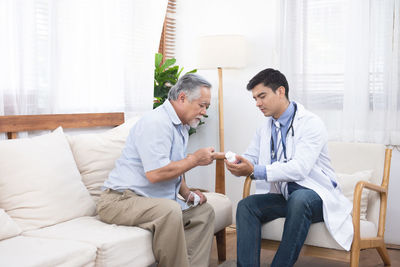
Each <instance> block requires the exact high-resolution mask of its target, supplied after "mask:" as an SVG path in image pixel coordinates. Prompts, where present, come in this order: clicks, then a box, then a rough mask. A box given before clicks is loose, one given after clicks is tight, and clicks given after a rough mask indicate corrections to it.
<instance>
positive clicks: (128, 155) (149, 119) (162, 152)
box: [103, 100, 190, 209]
mask: <svg viewBox="0 0 400 267" xmlns="http://www.w3.org/2000/svg"><path fill="white" fill-rule="evenodd" d="M189 128H190V127H189V126H187V125H183V124H182V122H181V120H180V119H179V117H178V115H177V114H176V112H175V110H174V108H173V107H172V105H171V103H170V102H169V101H168V100H166V101H165V102H164V104H162V105H161V106H160V107H158V108H156V109H154V110H152V111H150V112H149V113H147V114H145V115H144V116H143V117H142V118H141V119H140V120H139V121H138V122H137V123H136V124H135V125H134V126H133V127H132V129H131V130H130V133H129V136H128V138H127V140H126V144H125V147H124V149H123V150H122V155H121V157H120V158H119V159H118V160H117V161H116V164H115V168H114V169H113V170H112V171H111V172H110V174H109V177H108V179H107V180H106V181H105V182H104V187H103V189H106V188H110V189H113V190H117V191H120V192H122V191H124V190H126V189H129V190H132V191H133V192H135V193H136V194H138V195H141V196H145V197H151V198H167V199H172V200H175V201H178V199H177V195H178V193H179V189H180V186H181V182H182V177H181V176H179V177H176V178H174V179H171V180H168V181H163V182H158V183H151V182H150V181H149V180H148V179H147V178H146V175H145V173H146V172H148V171H152V170H155V169H159V168H162V167H164V166H166V165H168V164H169V163H170V162H171V161H179V160H182V159H184V158H185V157H186V148H187V143H188V139H189V133H188V131H189ZM178 202H179V203H180V204H181V206H182V208H183V209H184V206H185V205H184V204H185V203H184V202H183V203H182V201H180V200H179V201H178Z"/></svg>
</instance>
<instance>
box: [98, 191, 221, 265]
mask: <svg viewBox="0 0 400 267" xmlns="http://www.w3.org/2000/svg"><path fill="white" fill-rule="evenodd" d="M97 211H98V214H99V216H100V219H101V220H102V221H103V222H106V223H110V224H117V225H128V226H138V227H141V228H143V229H147V230H149V231H151V232H152V233H153V253H154V256H155V258H156V260H157V262H158V266H159V267H186V266H195V267H197V266H199V267H200V266H208V265H209V259H210V251H211V245H212V238H213V235H214V216H215V215H214V210H213V208H212V207H211V206H210V205H209V204H207V203H204V204H202V205H199V206H197V207H195V208H190V209H188V210H185V211H182V210H181V207H180V205H179V204H178V203H177V202H176V201H174V200H170V199H162V198H148V197H141V196H138V195H136V194H135V193H133V192H132V191H129V190H125V191H124V193H120V192H117V191H114V190H110V189H108V190H106V191H105V192H103V193H102V194H101V197H100V200H99V202H98V205H97Z"/></svg>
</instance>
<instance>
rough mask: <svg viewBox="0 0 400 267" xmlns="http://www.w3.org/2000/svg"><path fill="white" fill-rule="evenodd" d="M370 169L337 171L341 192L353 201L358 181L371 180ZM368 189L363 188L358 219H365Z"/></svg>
mask: <svg viewBox="0 0 400 267" xmlns="http://www.w3.org/2000/svg"><path fill="white" fill-rule="evenodd" d="M371 175H372V170H366V171H359V172H355V173H353V174H345V173H337V174H336V177H337V182H338V184H339V186H340V189H341V190H342V193H343V194H344V195H345V196H346V197H347V198H348V199H349V200H350V201H351V203H353V198H354V189H355V187H356V184H357V183H358V182H359V181H367V182H370V181H371ZM368 193H369V190H363V191H362V194H361V203H360V219H361V220H366V219H367V207H368Z"/></svg>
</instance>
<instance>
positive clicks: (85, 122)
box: [0, 112, 232, 262]
mask: <svg viewBox="0 0 400 267" xmlns="http://www.w3.org/2000/svg"><path fill="white" fill-rule="evenodd" d="M122 123H124V113H121V112H117V113H86V114H43V115H12V116H0V133H6V134H7V137H8V138H9V139H15V138H17V133H18V132H24V131H39V130H54V129H56V128H57V127H58V126H62V127H63V128H64V129H67V128H93V127H101V126H106V127H107V126H108V127H109V126H111V127H114V126H118V125H120V124H122ZM217 158H218V159H217V160H216V176H215V192H216V193H220V194H223V195H225V169H224V154H223V153H220V154H218V155H217ZM207 198H208V199H209V202H210V204H211V205H212V206H213V207H214V210H220V209H223V212H221V214H220V215H219V218H216V221H218V222H219V223H218V224H219V226H218V228H217V226H216V230H218V231H217V232H216V233H215V234H214V235H215V237H216V241H217V250H218V260H219V262H222V261H225V260H226V230H225V229H226V226H229V225H230V224H232V203H231V202H230V200H229V199H227V198H226V199H223V198H222V197H221V195H218V194H215V193H207ZM221 199H223V200H224V203H220V202H219V201H220V200H221ZM211 202H213V203H211ZM220 204H221V205H220ZM217 213H218V212H217V211H216V217H217V216H218V214H217Z"/></svg>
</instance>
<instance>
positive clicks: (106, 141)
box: [67, 117, 140, 202]
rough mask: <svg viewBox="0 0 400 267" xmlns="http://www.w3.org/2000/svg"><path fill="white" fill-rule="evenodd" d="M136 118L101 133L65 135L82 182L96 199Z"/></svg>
mask: <svg viewBox="0 0 400 267" xmlns="http://www.w3.org/2000/svg"><path fill="white" fill-rule="evenodd" d="M139 118H140V117H133V118H131V119H129V120H128V121H127V122H125V123H124V124H122V125H120V126H118V127H116V128H113V129H111V130H108V131H106V132H104V133H90V134H78V135H71V136H67V139H68V141H69V144H70V146H71V150H72V154H73V155H74V159H75V162H76V165H77V166H78V169H79V172H80V174H81V176H82V181H83V183H84V184H85V186H86V188H87V189H88V190H89V193H90V194H91V196H92V197H93V199H94V200H95V201H96V202H97V200H98V198H99V197H100V193H101V186H102V185H103V183H104V181H105V180H106V179H107V177H108V174H109V173H110V171H111V170H112V169H113V168H114V166H115V161H116V160H117V159H118V158H119V156H120V155H121V151H122V148H123V147H124V145H125V140H126V138H127V136H128V134H129V131H130V129H131V128H132V126H133V125H134V124H135V123H136V121H137V120H138V119H139Z"/></svg>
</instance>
